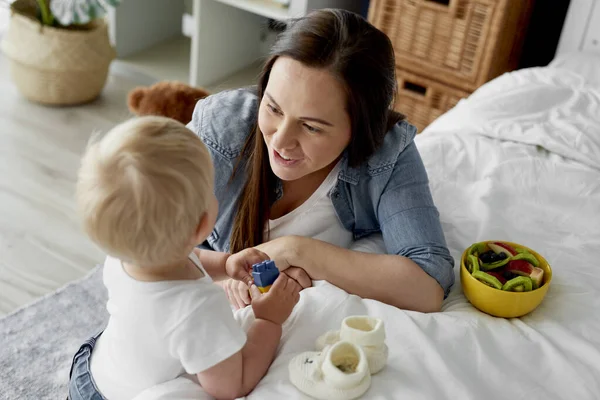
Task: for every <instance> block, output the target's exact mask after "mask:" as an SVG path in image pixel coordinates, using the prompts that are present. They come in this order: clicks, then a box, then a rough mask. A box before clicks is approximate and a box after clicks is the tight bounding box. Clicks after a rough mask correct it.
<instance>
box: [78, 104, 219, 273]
mask: <svg viewBox="0 0 600 400" xmlns="http://www.w3.org/2000/svg"><path fill="white" fill-rule="evenodd" d="M213 179H214V170H213V165H212V161H211V158H210V154H209V153H208V150H207V148H206V146H205V145H204V143H203V142H202V141H201V140H200V138H198V136H196V135H195V134H194V133H193V132H192V131H190V130H189V129H188V128H186V126H185V125H183V124H181V123H179V122H177V121H175V120H172V119H168V118H164V117H151V116H148V117H139V118H134V119H132V120H129V121H127V122H124V123H122V124H120V125H118V126H116V127H115V128H114V129H112V130H111V131H109V132H108V133H107V134H106V135H105V136H104V137H103V138H102V139H100V140H98V141H94V142H93V143H92V144H91V145H90V146H88V148H87V151H86V153H85V154H84V156H83V158H82V163H81V168H80V170H79V175H78V182H77V189H76V199H77V206H78V211H79V214H80V217H81V220H82V223H83V228H84V230H85V232H86V233H87V234H88V236H89V237H90V238H91V239H92V240H93V241H94V242H95V243H96V244H97V245H98V246H100V247H101V248H102V249H103V250H104V251H106V252H107V253H108V254H109V255H111V256H114V257H117V258H120V259H121V260H123V261H126V262H130V263H135V264H137V265H140V266H160V265H167V264H168V263H172V262H176V261H179V260H181V259H182V257H185V256H186V255H187V254H186V251H189V250H190V246H191V245H192V243H191V239H192V237H193V235H194V233H195V232H196V229H197V227H198V224H199V223H200V220H201V218H202V216H203V214H204V213H205V212H206V211H208V209H209V206H210V202H211V201H212V199H213V192H212V191H213Z"/></svg>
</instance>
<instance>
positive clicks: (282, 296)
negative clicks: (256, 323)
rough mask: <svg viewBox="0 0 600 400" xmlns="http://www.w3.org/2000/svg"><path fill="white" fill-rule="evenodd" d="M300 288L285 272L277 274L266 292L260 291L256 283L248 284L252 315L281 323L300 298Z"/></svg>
mask: <svg viewBox="0 0 600 400" xmlns="http://www.w3.org/2000/svg"><path fill="white" fill-rule="evenodd" d="M300 290H302V288H301V287H300V285H298V283H297V282H296V281H295V280H293V279H291V278H290V277H288V276H287V275H286V274H279V276H278V277H277V279H276V280H275V282H274V283H273V285H272V286H271V289H269V291H268V292H267V293H264V294H263V293H261V292H260V291H259V290H258V288H257V287H256V285H252V286H250V294H251V296H252V309H253V310H254V315H255V316H256V318H260V319H264V320H267V321H271V322H273V323H274V324H277V325H282V324H283V323H284V322H285V320H286V319H288V317H289V316H290V314H291V313H292V311H293V310H294V306H295V305H296V303H298V300H300Z"/></svg>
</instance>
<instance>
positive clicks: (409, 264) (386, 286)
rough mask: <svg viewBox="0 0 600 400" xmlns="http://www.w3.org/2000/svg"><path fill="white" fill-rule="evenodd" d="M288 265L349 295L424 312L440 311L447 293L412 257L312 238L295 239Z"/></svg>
mask: <svg viewBox="0 0 600 400" xmlns="http://www.w3.org/2000/svg"><path fill="white" fill-rule="evenodd" d="M294 239H295V240H297V241H298V242H297V246H293V248H294V250H292V251H291V252H290V254H289V256H288V257H287V258H288V262H289V263H290V264H291V265H296V266H298V267H301V268H304V270H306V272H307V273H308V274H309V275H310V276H311V277H312V278H313V279H315V280H326V281H328V282H330V283H332V284H334V285H336V286H338V287H340V288H342V289H344V290H345V291H347V292H348V293H352V294H355V295H358V296H360V297H363V298H369V299H374V300H378V301H382V302H384V303H387V304H390V305H392V306H395V307H398V308H402V309H407V310H415V311H421V312H435V311H439V310H440V308H441V305H442V301H443V299H444V291H443V289H442V287H441V286H440V285H439V284H438V282H437V281H436V280H435V279H434V278H432V277H431V276H429V275H428V274H427V273H426V272H425V271H423V269H422V268H421V267H419V266H418V265H417V264H416V263H415V262H413V261H412V260H410V259H409V258H406V257H402V256H398V255H388V254H371V253H363V252H358V251H353V250H348V249H344V248H340V247H337V246H334V245H331V244H329V243H326V242H323V241H320V240H315V239H311V238H303V237H294Z"/></svg>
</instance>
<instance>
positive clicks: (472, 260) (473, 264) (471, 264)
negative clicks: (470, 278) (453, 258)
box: [467, 254, 479, 274]
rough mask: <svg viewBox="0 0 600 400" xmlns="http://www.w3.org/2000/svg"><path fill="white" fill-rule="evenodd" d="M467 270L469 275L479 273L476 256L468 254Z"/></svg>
mask: <svg viewBox="0 0 600 400" xmlns="http://www.w3.org/2000/svg"><path fill="white" fill-rule="evenodd" d="M467 268H468V269H469V272H470V273H471V274H472V273H473V272H477V271H479V259H478V258H477V257H476V256H474V255H472V254H470V255H469V257H468V261H467Z"/></svg>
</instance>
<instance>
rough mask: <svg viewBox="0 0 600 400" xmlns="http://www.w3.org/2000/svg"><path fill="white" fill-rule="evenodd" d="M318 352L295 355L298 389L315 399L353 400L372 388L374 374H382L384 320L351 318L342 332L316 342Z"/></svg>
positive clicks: (293, 376)
mask: <svg viewBox="0 0 600 400" xmlns="http://www.w3.org/2000/svg"><path fill="white" fill-rule="evenodd" d="M316 347H317V350H318V351H309V352H305V353H301V354H299V355H297V356H295V357H294V358H293V359H292V360H291V361H290V364H289V375H290V380H291V382H292V384H293V385H294V386H296V388H298V389H299V390H300V391H302V392H304V393H305V394H307V395H309V396H312V397H314V398H316V399H323V400H350V399H356V398H358V397H360V396H362V395H363V394H364V393H365V392H366V391H367V390H368V389H369V387H370V386H371V375H372V374H376V373H377V372H379V371H381V370H382V369H383V367H384V366H385V364H386V362H387V358H388V348H387V346H386V344H385V329H384V324H383V321H382V320H381V319H379V318H372V317H368V316H351V317H347V318H345V319H344V320H343V321H342V326H341V329H340V330H339V331H330V332H327V333H325V334H324V335H322V336H320V337H319V338H318V339H317V342H316Z"/></svg>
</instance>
